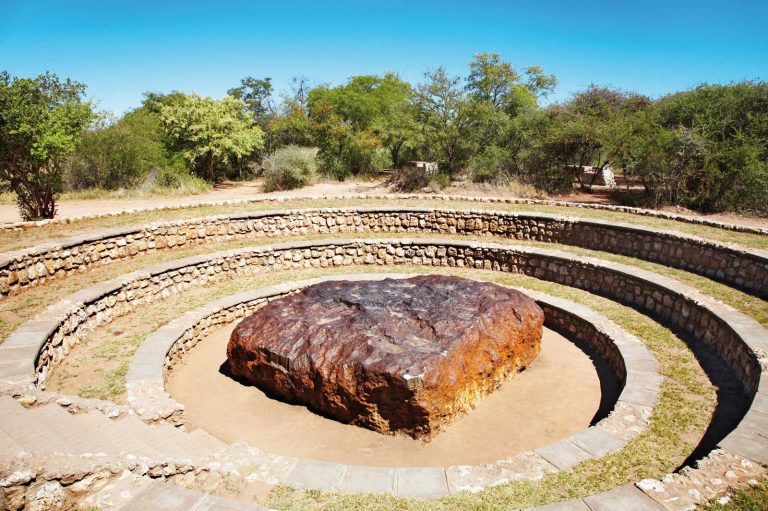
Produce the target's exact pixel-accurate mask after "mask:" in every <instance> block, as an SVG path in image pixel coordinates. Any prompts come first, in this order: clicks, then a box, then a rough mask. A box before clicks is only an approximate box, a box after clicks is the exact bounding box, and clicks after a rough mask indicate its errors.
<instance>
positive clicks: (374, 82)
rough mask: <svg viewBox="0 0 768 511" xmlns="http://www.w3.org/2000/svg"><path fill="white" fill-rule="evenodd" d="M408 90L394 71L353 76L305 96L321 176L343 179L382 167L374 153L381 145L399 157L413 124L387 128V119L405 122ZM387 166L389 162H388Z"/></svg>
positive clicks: (389, 123) (382, 163) (408, 87)
mask: <svg viewBox="0 0 768 511" xmlns="http://www.w3.org/2000/svg"><path fill="white" fill-rule="evenodd" d="M410 97H411V86H410V85H409V84H408V83H407V82H404V81H402V80H401V79H400V78H399V77H398V76H397V75H396V74H394V73H386V74H384V75H383V76H374V75H363V76H353V77H351V78H350V79H349V80H348V81H347V83H345V84H344V85H340V86H338V87H333V88H330V87H328V86H320V87H315V88H314V89H312V90H311V91H310V92H309V97H308V102H307V103H308V106H309V116H310V119H311V120H312V123H313V128H314V131H315V133H316V136H315V140H316V141H317V142H318V145H319V146H320V153H319V158H320V160H321V161H322V163H323V166H324V169H325V171H326V172H328V173H330V174H332V175H335V176H337V177H345V176H347V175H349V174H356V173H360V172H366V171H370V170H375V169H377V168H381V167H383V166H387V165H388V164H387V163H386V162H381V161H380V160H381V159H380V158H378V155H379V154H380V153H381V146H382V143H383V142H384V139H383V138H382V136H383V137H384V138H385V139H386V144H385V145H386V147H387V149H388V150H389V152H390V154H391V155H393V156H394V158H396V159H399V156H400V151H401V150H402V147H404V146H405V144H406V142H405V141H404V140H403V139H402V137H403V136H404V135H405V134H406V133H413V130H412V128H413V126H412V123H411V124H407V125H405V126H396V125H394V124H392V122H394V121H393V120H392V117H393V116H396V117H398V118H399V119H401V120H403V121H407V120H408V119H407V111H408V108H409V104H408V102H409V99H410ZM392 164H393V165H394V164H395V162H393V163H392Z"/></svg>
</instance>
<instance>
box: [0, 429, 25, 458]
mask: <svg viewBox="0 0 768 511" xmlns="http://www.w3.org/2000/svg"><path fill="white" fill-rule="evenodd" d="M23 452H26V451H25V450H24V448H23V447H22V446H20V445H19V444H18V443H16V441H15V440H14V439H13V438H11V436H10V435H9V434H8V433H6V432H5V431H3V430H2V429H0V458H2V459H10V458H15V457H16V456H18V455H19V454H21V453H23Z"/></svg>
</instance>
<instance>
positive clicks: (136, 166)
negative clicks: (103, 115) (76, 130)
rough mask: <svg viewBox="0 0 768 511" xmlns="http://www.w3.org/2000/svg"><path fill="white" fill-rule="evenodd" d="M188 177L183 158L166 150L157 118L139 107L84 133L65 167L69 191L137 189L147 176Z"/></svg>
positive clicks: (147, 110)
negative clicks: (107, 123) (155, 174)
mask: <svg viewBox="0 0 768 511" xmlns="http://www.w3.org/2000/svg"><path fill="white" fill-rule="evenodd" d="M153 171H154V172H160V173H164V174H174V175H183V174H189V169H188V167H187V166H186V163H185V162H184V160H183V158H181V157H180V155H177V154H174V153H172V152H171V151H169V150H168V148H167V147H166V144H165V133H164V131H163V129H162V127H161V126H160V119H159V116H158V115H157V114H154V113H152V112H151V111H150V110H149V109H148V108H146V107H141V108H137V109H135V110H132V111H131V112H128V113H127V114H125V115H124V116H123V117H122V118H121V119H120V120H118V121H117V122H115V123H113V124H109V125H100V126H96V127H95V128H94V129H90V130H87V131H86V132H85V133H84V135H83V138H82V140H81V141H80V143H79V144H78V146H77V150H76V153H75V155H74V157H72V158H71V159H70V160H69V161H68V163H67V176H66V177H67V185H68V188H69V189H70V190H83V189H86V188H102V189H107V190H115V189H118V188H131V187H135V186H137V185H138V184H139V183H141V182H142V180H144V179H145V178H146V177H147V176H148V174H149V173H150V172H153Z"/></svg>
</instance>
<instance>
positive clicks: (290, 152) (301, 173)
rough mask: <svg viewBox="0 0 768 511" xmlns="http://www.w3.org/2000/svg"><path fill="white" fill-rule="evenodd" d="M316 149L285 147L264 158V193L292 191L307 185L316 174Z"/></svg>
mask: <svg viewBox="0 0 768 511" xmlns="http://www.w3.org/2000/svg"><path fill="white" fill-rule="evenodd" d="M316 157H317V149H316V148H313V147H298V146H295V145H290V146H286V147H283V148H280V149H278V150H277V151H275V153H274V154H272V155H271V156H269V157H268V158H266V159H265V160H264V162H263V166H264V191H266V192H274V191H276V190H292V189H294V188H301V187H303V186H306V185H307V184H309V183H310V182H311V181H312V180H313V179H314V177H315V175H316V173H317V160H316Z"/></svg>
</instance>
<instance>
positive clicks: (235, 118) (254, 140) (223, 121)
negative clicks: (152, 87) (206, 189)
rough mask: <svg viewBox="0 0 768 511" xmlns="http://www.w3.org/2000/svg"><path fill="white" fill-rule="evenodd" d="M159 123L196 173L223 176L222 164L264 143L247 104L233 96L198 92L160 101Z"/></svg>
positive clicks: (241, 156)
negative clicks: (214, 95)
mask: <svg viewBox="0 0 768 511" xmlns="http://www.w3.org/2000/svg"><path fill="white" fill-rule="evenodd" d="M158 111H159V114H160V123H161V125H162V127H163V128H164V129H165V131H166V133H167V135H168V137H169V139H170V141H171V143H172V144H173V147H174V148H175V149H177V150H179V151H181V153H182V155H183V156H184V158H185V159H186V160H187V162H188V163H189V165H190V166H191V167H192V168H193V169H194V170H195V172H197V174H198V175H199V176H200V177H202V178H203V179H206V180H208V181H215V180H217V179H220V178H221V177H222V175H223V170H222V168H221V165H222V164H233V163H236V162H237V160H238V159H241V158H246V157H248V156H250V155H251V154H252V153H253V152H254V151H256V150H258V149H261V148H262V147H263V145H264V138H263V134H264V133H263V131H262V130H261V128H259V127H258V126H256V125H255V122H254V121H253V119H252V117H251V116H250V115H249V113H248V111H247V110H246V104H245V103H243V102H242V101H241V100H239V99H237V98H234V97H232V96H227V97H225V98H224V99H222V100H220V101H216V100H214V99H211V98H208V97H201V96H198V95H197V94H189V95H181V96H180V97H178V98H175V99H174V100H173V101H168V102H160V103H159V105H158Z"/></svg>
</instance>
